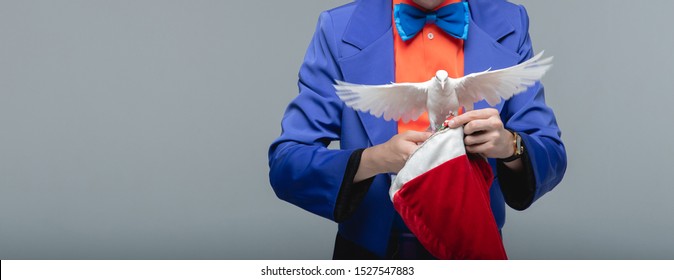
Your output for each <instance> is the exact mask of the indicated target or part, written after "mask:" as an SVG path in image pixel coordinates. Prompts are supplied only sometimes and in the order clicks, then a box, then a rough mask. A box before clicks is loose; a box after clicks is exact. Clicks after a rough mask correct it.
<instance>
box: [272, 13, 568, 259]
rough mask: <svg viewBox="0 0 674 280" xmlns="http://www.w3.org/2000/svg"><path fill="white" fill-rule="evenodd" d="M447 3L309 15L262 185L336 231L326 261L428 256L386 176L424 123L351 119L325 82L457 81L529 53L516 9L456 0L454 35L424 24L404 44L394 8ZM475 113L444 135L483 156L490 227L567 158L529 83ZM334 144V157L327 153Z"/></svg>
mask: <svg viewBox="0 0 674 280" xmlns="http://www.w3.org/2000/svg"><path fill="white" fill-rule="evenodd" d="M456 2H461V1H456V0H454V1H453V0H413V1H407V0H362V1H357V2H355V3H351V4H347V5H345V6H342V7H338V8H335V9H333V10H330V11H327V12H323V13H322V14H321V16H320V19H319V22H318V26H317V30H316V32H315V34H314V37H313V39H312V42H311V44H310V45H309V48H308V50H307V53H306V56H305V59H304V63H303V64H302V67H301V69H300V73H299V82H298V85H299V90H300V93H299V95H298V96H297V97H296V98H295V99H294V100H293V101H292V102H291V103H290V105H289V106H288V108H287V110H286V113H285V115H284V117H283V121H282V128H283V132H282V134H281V136H280V137H279V138H278V139H276V140H275V141H274V142H273V143H272V145H271V147H270V150H269V164H270V168H271V170H270V181H271V184H272V187H273V188H274V191H275V192H276V194H277V196H278V197H279V198H281V199H283V200H286V201H288V202H291V203H293V204H295V205H297V206H300V207H302V208H304V209H306V210H307V211H310V212H312V213H315V214H317V215H320V216H323V217H325V218H328V219H331V220H334V221H336V222H338V223H339V231H338V234H337V240H336V243H335V252H334V254H333V257H334V258H336V259H377V258H430V257H431V256H430V255H428V253H427V252H425V251H424V249H423V247H422V246H420V245H419V244H418V242H416V241H415V240H414V237H413V236H410V234H409V230H408V229H407V228H406V226H405V224H404V223H403V222H402V220H401V219H400V216H399V215H398V214H397V213H396V212H395V210H394V209H393V206H392V203H391V200H390V198H389V196H388V189H389V186H390V184H391V176H390V175H391V174H395V173H397V172H398V171H399V170H400V169H401V168H402V167H403V166H404V164H405V162H406V160H407V159H408V158H409V156H410V155H411V154H412V153H413V152H414V151H415V150H416V148H417V143H419V142H423V141H424V140H426V139H427V138H428V137H429V136H430V133H429V132H425V131H423V129H419V128H420V127H421V128H425V127H428V120H427V119H424V117H422V119H421V120H419V121H417V122H414V123H411V124H405V123H396V122H392V121H385V120H383V119H381V118H376V117H373V116H371V115H369V114H367V113H361V112H356V111H354V110H352V109H350V108H349V107H347V106H345V104H344V103H343V102H342V101H341V100H340V99H339V98H338V97H337V96H336V94H335V90H334V88H333V84H334V81H335V80H342V81H346V82H350V83H358V84H372V85H375V84H386V83H390V82H420V81H425V80H427V79H428V78H429V77H432V76H433V74H434V73H435V71H437V70H439V69H445V70H448V72H449V73H450V76H453V77H459V76H463V75H464V74H469V73H474V72H479V71H484V70H486V69H489V68H492V69H500V68H505V67H508V66H512V65H515V64H518V63H520V62H523V61H525V60H526V59H528V58H530V57H532V55H533V50H532V46H531V41H530V38H529V34H528V16H527V14H526V11H525V9H524V8H523V7H521V6H516V5H513V4H511V3H508V2H506V1H501V0H469V1H467V7H469V9H465V13H466V15H467V16H466V21H465V22H463V24H465V26H466V29H465V34H450V33H447V32H445V30H441V29H440V27H439V26H438V25H436V24H433V22H430V23H428V24H426V25H424V26H423V29H422V30H419V32H418V33H417V34H416V36H413V37H411V38H409V36H408V38H403V37H405V36H404V35H409V34H406V33H407V32H406V31H405V30H404V29H403V28H402V27H400V26H398V25H399V17H398V16H399V15H397V14H396V15H395V16H394V15H393V14H394V7H396V6H397V5H410V6H413V7H414V8H416V9H419V10H422V11H424V12H427V13H429V14H433V11H434V10H438V9H440V8H444V7H445V6H448V5H457V3H456ZM458 4H459V5H461V4H462V3H458ZM397 7H402V6H397ZM454 7H459V6H454ZM459 8H460V7H459ZM459 8H457V11H458V12H464V11H463V10H461V9H459ZM396 10H397V8H396ZM432 17H435V15H433V16H432ZM428 18H430V17H428ZM459 27H460V26H459ZM459 29H460V28H459ZM401 33H403V34H402V35H401ZM464 39H465V40H464ZM429 73H430V74H429ZM474 107H475V110H473V111H469V112H467V113H465V114H463V115H460V116H457V117H456V118H454V120H453V123H452V124H451V125H450V126H451V127H452V128H455V127H459V126H462V125H464V133H465V135H466V136H465V138H464V142H465V144H466V150H467V152H469V153H476V154H481V155H483V156H485V157H487V158H489V162H490V164H491V166H492V169H493V171H494V174H495V179H494V183H493V185H492V187H491V189H490V198H491V208H492V212H493V214H494V218H495V219H496V223H497V225H498V228H499V229H500V228H502V227H503V224H504V222H505V203H507V204H508V205H509V206H511V207H512V208H514V209H517V210H524V209H526V208H528V207H529V206H530V205H531V204H532V203H533V202H534V201H535V200H536V199H538V198H540V197H541V196H542V195H543V194H545V193H546V192H548V191H550V190H551V189H552V188H554V187H555V186H556V185H557V184H558V183H559V182H560V181H561V179H562V177H563V175H564V172H565V169H566V152H565V149H564V145H563V143H562V142H561V139H560V135H561V133H560V130H559V128H558V126H557V123H556V120H555V117H554V114H553V112H552V110H551V109H550V108H549V107H548V106H547V105H546V104H545V101H544V92H543V87H542V85H540V84H537V85H536V86H534V87H532V88H530V89H529V90H527V91H526V92H524V93H521V94H519V95H517V96H515V97H513V98H512V99H510V100H508V101H505V102H501V103H500V104H498V105H497V106H495V107H494V108H489V105H488V104H487V103H486V102H484V101H483V102H479V103H476V104H475V106H474ZM334 140H339V141H340V145H341V149H340V150H330V149H327V145H328V144H329V143H330V142H331V141H334ZM514 143H517V144H520V145H514ZM518 146H522V147H523V150H516V147H518Z"/></svg>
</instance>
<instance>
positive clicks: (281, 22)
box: [0, 0, 674, 259]
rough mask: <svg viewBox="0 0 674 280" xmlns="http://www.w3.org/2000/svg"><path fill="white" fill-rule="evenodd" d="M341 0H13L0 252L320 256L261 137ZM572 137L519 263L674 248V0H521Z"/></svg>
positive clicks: (522, 241)
mask: <svg viewBox="0 0 674 280" xmlns="http://www.w3.org/2000/svg"><path fill="white" fill-rule="evenodd" d="M345 2H347V1H334V0H333V1H325V0H324V1H309V0H304V1H204V0H199V1H194V0H193V1H159V0H151V1H150V0H146V1H135V0H134V1H132V0H125V1H92V0H80V1H76V0H68V1H51V0H49V1H47V0H41V1H38V0H34V1H18V0H17V1H6V0H1V1H0V258H2V259H34V258H37V259H89V258H94V259H127V258H130V259H145V258H149V259H295V258H301V259H313V258H316V259H327V258H330V256H331V252H332V245H333V240H334V234H335V230H336V225H335V224H334V223H332V222H330V221H328V220H325V219H322V218H320V217H318V216H314V215H312V214H309V213H307V212H305V211H303V210H301V209H299V208H297V207H295V206H292V205H290V204H288V203H285V202H283V201H280V200H278V199H277V198H276V197H275V195H274V193H273V192H272V190H271V188H270V186H269V183H268V179H267V172H268V167H267V155H266V152H267V147H268V145H269V143H270V142H271V141H272V140H273V139H274V138H275V137H276V136H277V135H278V133H279V132H280V130H279V122H280V117H281V115H282V113H283V111H284V109H285V106H286V104H287V103H288V102H289V101H290V100H291V99H292V98H293V96H294V95H296V92H297V89H296V77H297V76H296V75H297V70H298V68H299V66H300V63H301V61H302V57H303V55H304V51H305V50H306V46H307V44H308V42H309V39H310V37H311V34H312V33H313V30H314V26H315V23H316V19H317V17H318V14H319V12H320V11H322V10H325V9H328V8H330V7H334V6H337V5H340V4H342V3H345ZM517 2H518V3H523V4H525V5H526V6H527V8H528V10H529V13H530V16H531V35H532V37H533V40H534V46H535V48H536V49H537V50H542V49H545V50H546V51H547V53H548V54H550V55H554V56H555V57H556V61H555V67H554V68H553V70H552V71H551V72H550V73H549V74H548V75H547V76H546V78H545V79H544V81H545V84H546V87H547V102H548V103H549V104H550V105H551V106H552V107H553V108H554V109H555V112H556V114H557V117H558V121H559V124H560V126H561V127H562V130H563V133H564V134H563V139H564V141H565V143H566V145H567V149H568V157H569V168H568V171H567V174H566V177H565V179H564V181H563V182H562V183H561V184H560V185H559V186H558V187H557V189H556V190H555V191H553V192H552V193H549V194H548V195H546V196H545V197H544V198H542V199H541V200H539V201H538V202H537V203H536V204H535V205H534V206H533V207H531V208H530V209H528V210H527V211H525V212H514V211H510V212H509V213H508V222H507V224H506V227H505V228H504V234H505V244H506V247H507V250H508V252H509V255H510V257H511V258H513V259H643V258H646V259H659V258H666V259H672V258H674V238H672V236H674V218H672V214H674V205H673V204H672V203H671V200H672V197H674V189H673V188H672V185H673V184H672V182H671V180H672V167H671V164H669V162H670V160H671V159H672V158H673V157H674V148H672V145H671V143H672V140H671V138H672V136H673V135H674V134H673V132H672V125H671V121H672V119H674V114H673V113H672V112H671V111H670V109H669V108H670V106H669V104H671V103H672V102H673V101H674V97H673V94H672V93H673V92H674V86H673V85H672V79H671V69H672V65H673V64H674V56H673V55H672V54H671V50H672V49H674V36H672V33H671V30H667V29H668V27H671V26H672V25H673V24H674V20H672V17H671V11H672V10H674V2H672V1H664V0H660V1H648V2H634V1H609V0H602V1H584V0H573V1H540V0H538V1H534V0H530V1H517Z"/></svg>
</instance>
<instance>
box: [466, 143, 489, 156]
mask: <svg viewBox="0 0 674 280" xmlns="http://www.w3.org/2000/svg"><path fill="white" fill-rule="evenodd" d="M494 149H495V146H494V142H485V143H482V144H478V145H472V146H466V152H469V153H471V154H481V155H483V156H484V157H491V156H490V155H491V154H492V151H493V150H494Z"/></svg>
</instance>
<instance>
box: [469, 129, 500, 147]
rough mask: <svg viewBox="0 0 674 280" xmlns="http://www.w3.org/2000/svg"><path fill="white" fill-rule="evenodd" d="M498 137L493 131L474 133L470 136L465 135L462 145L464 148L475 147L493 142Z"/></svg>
mask: <svg viewBox="0 0 674 280" xmlns="http://www.w3.org/2000/svg"><path fill="white" fill-rule="evenodd" d="M497 137H498V133H496V132H495V131H490V132H483V133H474V134H472V135H466V137H464V138H463V143H464V144H465V145H466V146H475V145H480V144H484V143H487V142H489V141H493V140H494V139H496V138H497Z"/></svg>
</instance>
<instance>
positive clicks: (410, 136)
mask: <svg viewBox="0 0 674 280" xmlns="http://www.w3.org/2000/svg"><path fill="white" fill-rule="evenodd" d="M432 134H433V133H431V132H427V131H424V132H421V131H413V130H409V131H406V132H404V133H403V134H401V137H402V138H403V139H405V140H407V141H410V142H414V143H418V142H424V141H426V139H428V137H431V135H432Z"/></svg>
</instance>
